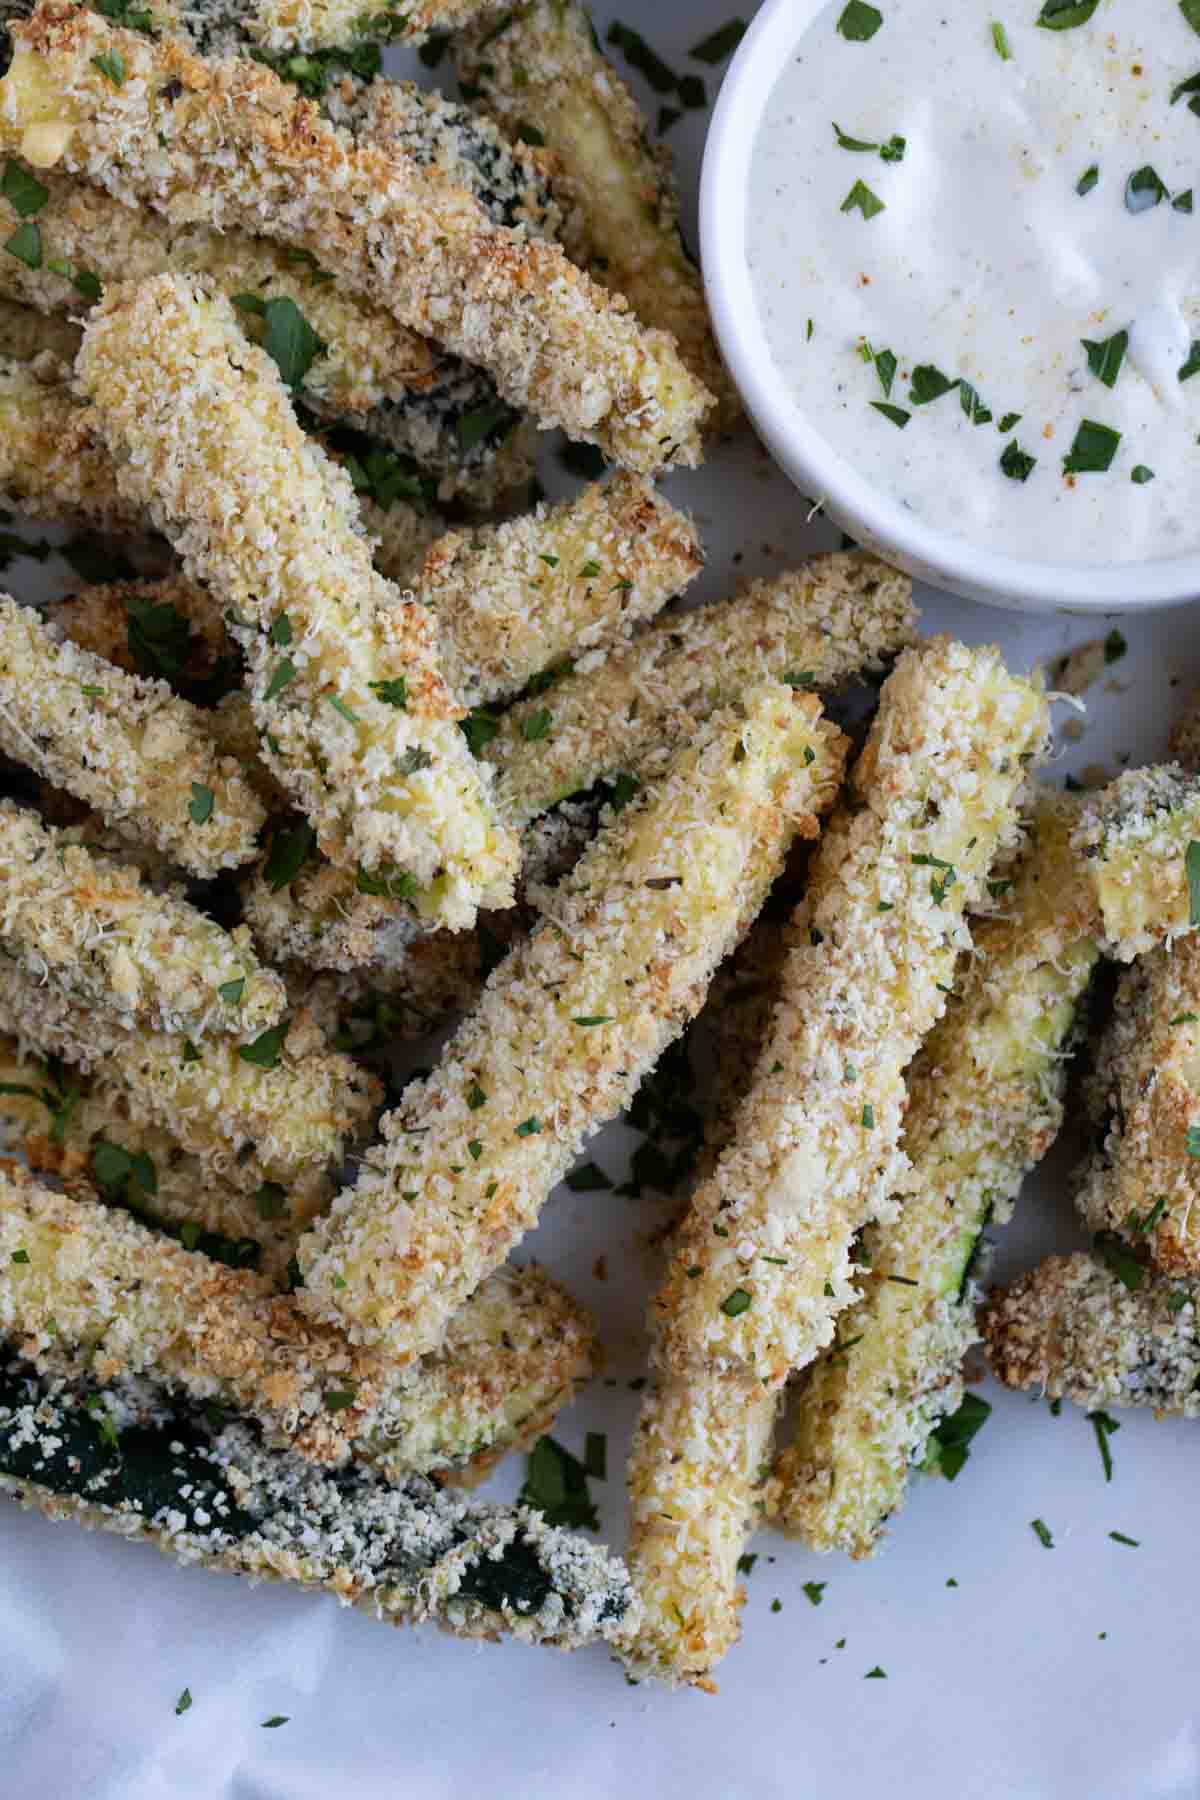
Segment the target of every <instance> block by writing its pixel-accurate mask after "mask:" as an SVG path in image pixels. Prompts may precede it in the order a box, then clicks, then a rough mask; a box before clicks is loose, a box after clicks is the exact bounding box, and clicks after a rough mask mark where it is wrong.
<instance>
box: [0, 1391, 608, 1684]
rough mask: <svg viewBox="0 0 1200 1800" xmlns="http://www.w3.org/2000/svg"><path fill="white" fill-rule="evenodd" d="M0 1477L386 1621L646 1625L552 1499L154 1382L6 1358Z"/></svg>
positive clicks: (521, 1629) (466, 1629)
mask: <svg viewBox="0 0 1200 1800" xmlns="http://www.w3.org/2000/svg"><path fill="white" fill-rule="evenodd" d="M98 1413H102V1414H103V1415H104V1420H105V1425H106V1427H107V1429H106V1430H104V1431H102V1430H101V1429H100V1428H99V1420H98ZM112 1433H115V1434H116V1435H117V1437H118V1447H117V1450H116V1452H114V1451H113V1450H112V1449H111V1448H110V1445H109V1443H108V1442H107V1441H106V1440H107V1438H108V1437H109V1436H110V1435H111V1434H112ZM0 1488H3V1490H4V1491H6V1492H7V1493H10V1494H11V1495H12V1496H13V1498H14V1499H15V1500H17V1501H18V1502H19V1503H20V1504H21V1505H24V1506H27V1507H30V1506H32V1507H37V1508H38V1509H39V1510H40V1511H41V1512H43V1513H44V1514H45V1515H46V1516H47V1517H48V1518H51V1519H75V1520H77V1521H78V1522H79V1523H81V1524H84V1525H90V1526H94V1527H98V1528H99V1529H101V1530H105V1531H115V1532H117V1533H119V1534H120V1535H121V1536H122V1537H125V1538H129V1539H143V1540H145V1541H147V1542H149V1543H152V1544H154V1545H156V1546H157V1548H158V1549H160V1550H164V1551H166V1552H167V1553H168V1554H169V1555H171V1556H173V1557H175V1559H176V1560H177V1561H179V1562H181V1563H184V1564H185V1565H191V1566H194V1567H198V1568H209V1569H217V1570H226V1571H228V1572H229V1573H232V1574H237V1575H244V1576H248V1577H249V1579H250V1580H251V1581H261V1580H274V1581H294V1582H296V1583H298V1584H299V1585H300V1586H302V1587H308V1588H323V1589H325V1590H326V1591H327V1592H329V1593H331V1594H334V1595H336V1596H337V1598H338V1600H339V1601H340V1602H341V1603H342V1605H354V1606H358V1607H360V1608H361V1609H362V1610H363V1611H364V1612H366V1613H367V1614H369V1615H370V1616H371V1617H372V1618H376V1619H380V1620H383V1621H385V1622H386V1623H388V1624H393V1625H405V1624H413V1625H416V1624H422V1623H425V1622H430V1621H432V1622H435V1623H437V1624H439V1625H441V1626H442V1627H443V1628H444V1629H445V1630H447V1631H450V1632H453V1633H455V1634H456V1635H458V1636H460V1637H474V1638H480V1637H482V1638H494V1637H495V1636H496V1635H497V1633H498V1632H501V1631H504V1632H509V1633H511V1634H512V1635H513V1636H514V1637H516V1638H519V1639H522V1640H524V1641H525V1642H526V1643H544V1644H553V1645H556V1646H558V1647H559V1648H561V1649H574V1648H576V1647H577V1646H579V1645H581V1644H586V1643H591V1642H594V1641H596V1640H600V1641H607V1642H612V1641H614V1640H616V1639H618V1638H619V1637H620V1636H621V1635H622V1634H623V1633H625V1632H627V1631H629V1630H631V1629H633V1628H634V1627H635V1626H636V1623H637V1605H636V1602H635V1600H634V1598H633V1595H632V1592H631V1590H630V1586H629V1578H628V1575H627V1574H626V1571H625V1568H624V1566H623V1565H622V1564H621V1563H620V1562H618V1561H617V1560H616V1559H615V1558H614V1557H610V1556H609V1555H608V1553H607V1552H606V1551H605V1550H604V1549H603V1547H602V1546H600V1545H595V1544H591V1543H588V1542H586V1541H585V1540H584V1539H582V1538H579V1537H576V1536H574V1535H573V1534H572V1533H571V1532H568V1531H564V1530H562V1529H561V1528H558V1527H554V1526H550V1525H547V1524H546V1522H545V1520H544V1519H543V1518H542V1516H541V1514H540V1513H535V1512H532V1511H530V1510H529V1509H528V1508H526V1507H504V1506H495V1505H487V1504H481V1503H480V1502H477V1501H468V1500H465V1499H463V1498H462V1497H461V1496H459V1495H457V1494H448V1493H443V1492H439V1491H438V1489H437V1488H435V1487H433V1486H432V1485H431V1484H430V1483H429V1482H428V1481H427V1480H426V1479H425V1478H424V1477H422V1476H411V1477H409V1478H408V1479H407V1480H406V1481H405V1482H404V1484H403V1486H401V1487H398V1488H394V1487H389V1486H388V1485H387V1484H386V1483H385V1482H383V1481H382V1480H380V1479H378V1478H377V1477H374V1476H373V1475H372V1474H371V1473H370V1471H368V1470H363V1471H353V1472H347V1473H346V1474H344V1475H339V1474H329V1473H328V1472H326V1471H325V1470H323V1469H320V1468H315V1467H314V1466H313V1465H312V1464H311V1463H307V1462H305V1461H304V1460H303V1459H302V1458H300V1457H298V1456H293V1455H290V1454H289V1453H288V1452H286V1451H278V1450H268V1449H266V1448H264V1447H263V1445H262V1444H261V1443H259V1442H258V1440H257V1438H256V1437H255V1435H254V1433H253V1432H251V1431H249V1430H247V1428H246V1427H245V1426H244V1425H226V1426H224V1427H223V1428H222V1429H217V1428H216V1427H215V1426H213V1425H212V1424H210V1423H208V1422H207V1421H206V1420H204V1418H203V1416H202V1415H201V1414H198V1413H185V1412H182V1411H172V1410H171V1409H170V1407H169V1406H168V1405H167V1403H166V1400H165V1397H164V1396H161V1395H159V1394H157V1393H156V1391H155V1390H154V1389H153V1388H149V1387H147V1385H146V1384H145V1383H139V1384H136V1385H135V1386H133V1387H131V1388H126V1389H122V1390H113V1389H110V1390H108V1391H107V1392H106V1393H105V1394H104V1395H103V1396H98V1395H97V1394H96V1391H95V1389H94V1388H86V1387H83V1386H80V1387H76V1388H69V1387H64V1385H63V1384H62V1383H60V1382H50V1383H47V1382H45V1381H40V1380H38V1379H37V1378H36V1377H35V1376H34V1375H33V1374H32V1372H30V1371H29V1370H28V1367H27V1365H20V1364H16V1363H14V1364H12V1365H10V1366H9V1368H8V1369H7V1370H6V1371H4V1372H3V1375H2V1376H0Z"/></svg>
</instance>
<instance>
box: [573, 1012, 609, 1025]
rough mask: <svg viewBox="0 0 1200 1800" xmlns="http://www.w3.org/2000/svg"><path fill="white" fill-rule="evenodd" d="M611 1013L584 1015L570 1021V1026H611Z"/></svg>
mask: <svg viewBox="0 0 1200 1800" xmlns="http://www.w3.org/2000/svg"><path fill="white" fill-rule="evenodd" d="M612 1022H613V1015H612V1013H585V1014H584V1015H583V1016H582V1017H580V1018H578V1019H572V1020H571V1023H572V1025H611V1024H612Z"/></svg>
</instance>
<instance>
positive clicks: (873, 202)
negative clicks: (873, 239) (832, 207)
mask: <svg viewBox="0 0 1200 1800" xmlns="http://www.w3.org/2000/svg"><path fill="white" fill-rule="evenodd" d="M884 206H885V203H884V202H883V201H882V200H881V199H880V198H879V195H878V194H873V193H872V192H871V190H870V188H869V187H868V186H867V184H866V182H865V181H856V182H855V184H854V186H853V187H852V188H851V189H850V192H849V193H848V194H847V195H846V198H845V199H844V200H843V201H842V211H843V212H844V213H848V212H855V211H857V212H860V213H861V214H862V216H863V218H864V219H874V218H876V217H877V216H878V215H879V214H880V213H881V212H883V211H884Z"/></svg>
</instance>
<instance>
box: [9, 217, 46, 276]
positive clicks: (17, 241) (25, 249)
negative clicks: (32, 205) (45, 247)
mask: <svg viewBox="0 0 1200 1800" xmlns="http://www.w3.org/2000/svg"><path fill="white" fill-rule="evenodd" d="M4 248H5V249H6V250H7V251H8V254H9V255H10V256H15V257H16V259H17V261H18V262H23V263H24V264H25V267H26V268H27V269H40V268H41V266H42V234H41V232H40V231H39V230H38V228H37V226H36V225H35V224H34V222H33V220H32V219H26V220H25V223H24V224H23V225H18V226H17V229H16V230H15V231H14V232H13V234H12V236H11V237H10V238H7V239H6V240H5V244H4Z"/></svg>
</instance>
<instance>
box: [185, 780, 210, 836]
mask: <svg viewBox="0 0 1200 1800" xmlns="http://www.w3.org/2000/svg"><path fill="white" fill-rule="evenodd" d="M214 799H215V796H214V794H213V791H212V789H211V788H210V787H205V786H204V783H203V782H201V781H193V783H192V797H191V799H190V800H189V801H188V817H189V818H190V819H191V821H192V824H193V825H207V824H208V821H209V820H210V819H211V818H212V812H213V804H214Z"/></svg>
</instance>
